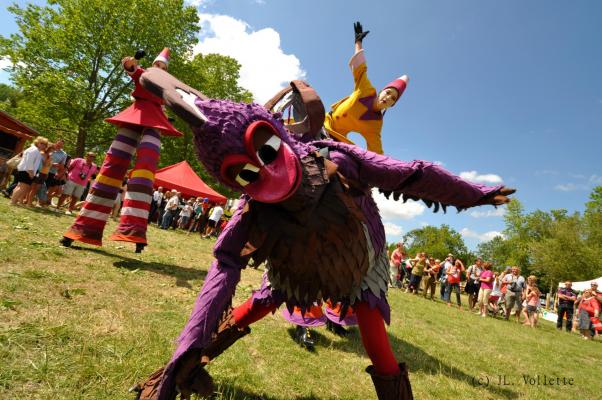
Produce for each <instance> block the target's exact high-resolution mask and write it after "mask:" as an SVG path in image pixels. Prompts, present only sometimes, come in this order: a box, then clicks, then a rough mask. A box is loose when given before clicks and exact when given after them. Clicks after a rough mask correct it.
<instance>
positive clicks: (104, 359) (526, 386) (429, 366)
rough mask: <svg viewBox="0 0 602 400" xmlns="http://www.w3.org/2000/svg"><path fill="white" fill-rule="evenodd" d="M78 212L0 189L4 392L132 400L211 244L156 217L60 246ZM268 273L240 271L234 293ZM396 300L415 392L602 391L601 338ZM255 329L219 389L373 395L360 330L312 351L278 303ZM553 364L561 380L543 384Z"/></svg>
mask: <svg viewBox="0 0 602 400" xmlns="http://www.w3.org/2000/svg"><path fill="white" fill-rule="evenodd" d="M72 220H73V217H68V216H65V215H60V214H56V213H52V212H47V211H39V210H29V209H23V208H15V207H11V206H10V205H9V204H8V201H7V200H5V199H1V200H0V360H1V362H0V398H2V399H131V398H132V396H131V395H129V394H128V393H127V389H128V388H129V387H130V386H131V385H132V384H133V383H135V382H137V381H139V380H142V379H144V378H145V377H146V376H147V375H148V374H149V373H150V372H152V371H154V370H155V369H157V368H158V367H160V366H162V365H163V364H164V363H165V362H166V361H167V360H168V359H169V357H170V355H171V352H172V351H173V349H174V339H175V338H176V337H177V335H178V333H179V331H180V329H181V328H182V326H183V324H184V323H185V321H186V319H187V318H188V315H189V313H190V311H191V309H192V304H193V302H194V300H195V298H196V295H197V293H198V290H199V288H200V286H201V284H202V282H203V278H204V276H205V274H206V271H207V268H208V267H209V265H210V262H211V260H212V256H211V246H212V244H213V241H209V240H201V239H200V238H199V237H198V236H197V235H191V236H186V235H185V234H183V233H181V232H173V231H169V232H166V231H161V230H158V229H156V228H151V229H149V242H150V243H151V245H150V246H149V247H148V249H147V250H145V252H144V253H143V254H141V255H136V254H134V252H133V246H127V245H126V246H124V245H123V244H121V243H116V242H110V241H106V243H105V246H104V247H102V248H93V247H89V246H86V245H82V246H81V247H78V248H71V249H65V248H62V247H60V246H59V245H58V242H57V241H58V239H59V238H60V237H61V236H62V233H63V231H64V230H65V229H66V228H67V227H68V226H69V224H70V223H71V221H72ZM114 226H115V224H114V223H110V224H109V226H108V228H107V233H110V232H111V231H112V230H113V228H114ZM260 277H261V271H257V270H245V271H244V272H243V274H242V281H241V283H240V285H239V287H238V290H237V295H236V299H235V304H239V303H240V302H242V301H243V300H244V299H246V298H247V297H248V296H249V294H250V293H251V290H252V289H253V288H256V287H257V286H258V284H259V281H260ZM389 301H390V303H391V306H392V309H393V312H392V323H391V326H390V327H389V337H390V340H391V343H392V345H393V347H394V351H395V353H396V355H397V357H398V359H400V360H405V361H406V362H407V363H408V365H409V369H410V377H411V379H412V385H413V388H414V394H415V398H416V399H420V400H421V399H529V400H532V399H542V400H543V399H545V400H552V399H596V398H601V396H602V368H600V362H601V360H602V344H601V343H600V342H585V341H583V340H581V339H580V338H579V336H578V335H576V334H567V333H564V332H557V331H556V329H555V328H554V326H553V324H550V323H547V322H545V321H544V322H542V325H541V326H540V327H539V328H538V329H536V330H532V329H530V328H527V327H523V326H518V324H516V323H509V322H505V321H501V320H494V319H490V318H487V319H485V318H479V317H478V316H476V315H473V314H471V313H469V312H467V311H466V310H464V311H459V310H457V309H455V308H448V307H446V306H445V305H444V304H442V303H440V302H431V301H428V300H424V299H423V298H418V297H415V296H412V295H409V294H405V293H401V292H400V291H398V290H394V291H392V292H390V296H389ZM252 329H253V332H252V334H251V335H249V336H247V337H245V338H243V339H242V340H241V341H240V342H238V343H237V344H235V345H234V346H233V347H232V348H230V349H229V350H228V351H227V352H226V353H224V354H223V355H222V356H221V357H219V358H218V359H217V360H216V361H215V362H214V363H212V365H210V366H209V367H208V370H209V372H210V373H211V374H212V376H213V377H214V378H215V380H216V382H217V383H219V384H220V386H219V394H218V395H217V396H216V398H217V399H236V400H242V399H265V400H280V399H305V400H309V399H375V398H376V396H375V394H374V391H373V388H372V383H371V381H370V379H369V376H368V375H367V374H366V373H364V372H363V371H364V368H365V367H366V366H367V365H368V364H369V360H368V359H367V357H366V356H365V354H364V351H363V348H362V346H361V341H360V338H359V333H358V331H357V329H356V330H354V331H353V333H352V334H351V335H350V337H348V338H339V337H336V336H334V335H333V334H331V333H330V332H327V331H326V330H325V329H319V330H317V331H316V334H315V336H316V337H317V341H318V343H317V346H316V352H315V353H308V352H307V351H305V350H303V349H302V348H300V347H299V346H298V345H297V344H296V343H294V342H293V340H292V338H291V337H292V333H293V330H292V328H291V326H290V324H288V323H287V322H286V321H284V320H283V319H282V318H281V317H280V313H279V312H278V313H276V314H275V315H273V316H268V317H267V318H265V319H264V320H262V321H259V322H258V323H256V324H255V325H253V326H252ZM544 375H545V376H547V377H548V379H549V378H550V377H553V378H554V383H555V384H554V385H544V382H543V377H544ZM537 376H539V377H540V382H539V384H538V383H537V382H536V381H534V380H532V379H536V377H537ZM500 377H501V378H500ZM556 378H560V380H561V381H562V379H563V378H565V381H566V383H567V384H566V385H560V386H559V385H557V384H556V383H557V381H556ZM500 379H501V383H502V384H500ZM504 379H505V382H504ZM525 379H526V380H527V383H525ZM569 380H570V381H569ZM569 382H572V384H569ZM503 383H506V384H505V385H504V384H503ZM548 383H549V382H548ZM561 383H562V382H561Z"/></svg>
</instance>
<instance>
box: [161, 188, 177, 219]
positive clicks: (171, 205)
mask: <svg viewBox="0 0 602 400" xmlns="http://www.w3.org/2000/svg"><path fill="white" fill-rule="evenodd" d="M178 195H179V193H178V191H177V190H175V189H172V191H171V196H170V197H169V200H167V203H166V204H165V213H164V214H163V222H162V223H161V229H169V227H170V226H172V222H173V220H174V218H175V216H176V215H177V214H178V211H179V210H178V206H179V205H180V198H179V196H178ZM174 229H175V228H174Z"/></svg>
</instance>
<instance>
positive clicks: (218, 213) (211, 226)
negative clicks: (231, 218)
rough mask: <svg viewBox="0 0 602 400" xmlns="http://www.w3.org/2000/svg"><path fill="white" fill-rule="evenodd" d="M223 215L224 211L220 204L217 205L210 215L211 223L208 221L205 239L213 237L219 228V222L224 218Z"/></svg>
mask: <svg viewBox="0 0 602 400" xmlns="http://www.w3.org/2000/svg"><path fill="white" fill-rule="evenodd" d="M223 214H224V209H223V208H222V207H221V206H220V205H219V204H216V205H215V206H214V207H213V209H212V210H211V213H210V214H209V221H207V228H206V229H205V234H204V235H203V238H208V237H211V235H212V234H213V232H214V231H215V228H217V226H218V224H219V220H220V219H221V218H222V215H223Z"/></svg>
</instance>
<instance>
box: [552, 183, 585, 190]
mask: <svg viewBox="0 0 602 400" xmlns="http://www.w3.org/2000/svg"><path fill="white" fill-rule="evenodd" d="M588 189H589V187H588V186H587V185H585V184H583V183H563V184H560V185H556V186H554V190H559V191H561V192H572V191H575V190H588Z"/></svg>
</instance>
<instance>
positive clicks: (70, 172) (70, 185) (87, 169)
mask: <svg viewBox="0 0 602 400" xmlns="http://www.w3.org/2000/svg"><path fill="white" fill-rule="evenodd" d="M95 158H96V154H95V153H93V152H91V151H89V152H88V153H87V154H86V157H85V158H74V159H72V160H71V161H70V162H69V166H68V167H67V182H66V183H65V187H64V189H63V194H62V195H61V197H59V202H58V205H57V209H60V208H61V206H62V205H63V203H64V202H65V200H66V199H67V198H68V197H70V198H71V200H70V201H69V207H68V208H67V211H65V214H67V215H71V214H72V213H73V209H74V207H75V204H76V203H77V202H78V201H80V199H81V197H82V195H83V194H84V190H85V189H86V185H87V184H88V181H89V180H90V179H91V178H92V176H93V175H95V174H96V171H97V170H98V167H97V166H96V164H94V159H95Z"/></svg>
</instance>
